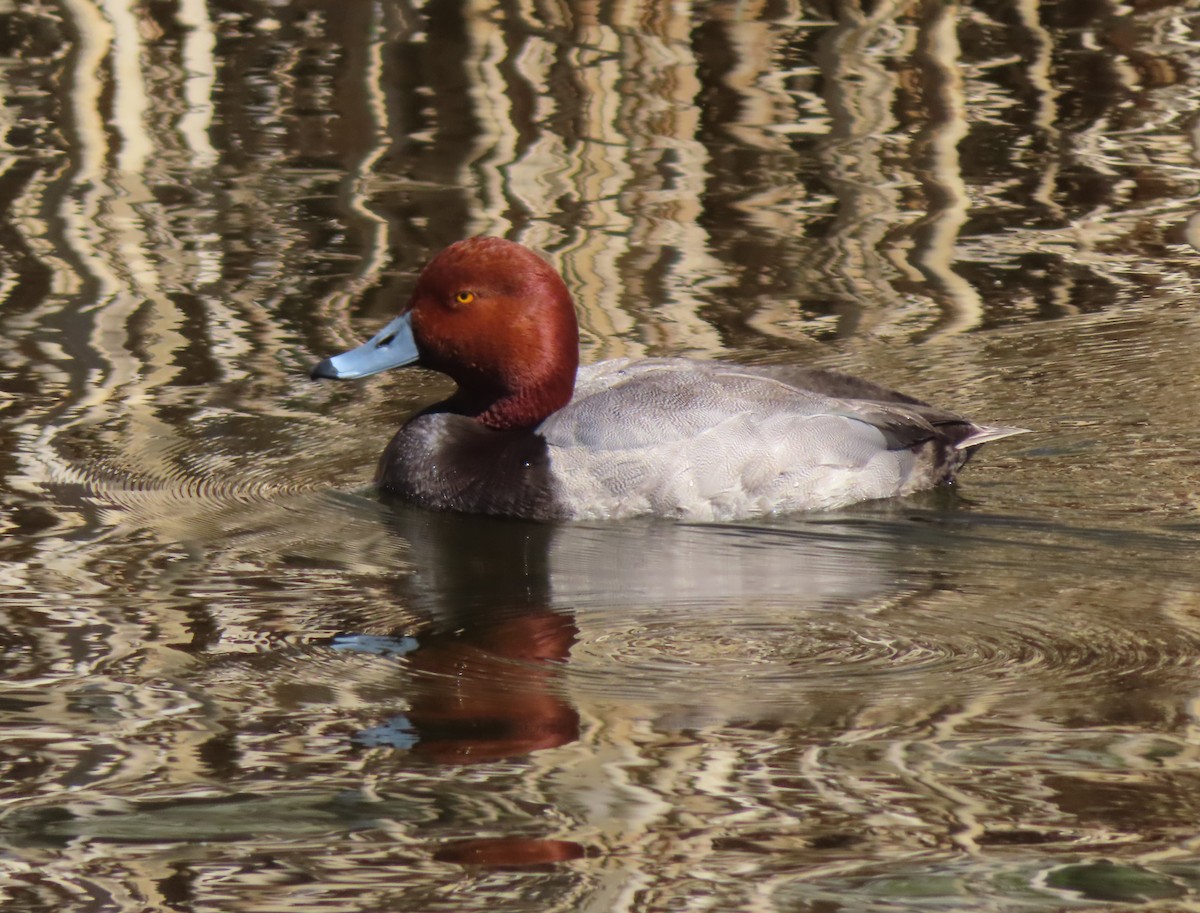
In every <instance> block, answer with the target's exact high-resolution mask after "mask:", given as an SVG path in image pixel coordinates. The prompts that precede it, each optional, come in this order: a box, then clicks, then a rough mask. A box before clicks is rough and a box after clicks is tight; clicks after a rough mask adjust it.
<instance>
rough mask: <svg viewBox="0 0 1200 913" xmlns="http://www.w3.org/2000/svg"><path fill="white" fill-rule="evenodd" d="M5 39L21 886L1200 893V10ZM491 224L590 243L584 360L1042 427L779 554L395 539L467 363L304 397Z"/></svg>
mask: <svg viewBox="0 0 1200 913" xmlns="http://www.w3.org/2000/svg"><path fill="white" fill-rule="evenodd" d="M0 19H2V20H3V23H2V24H3V26H4V29H3V30H0V36H2V37H3V40H4V41H6V42H8V43H7V44H6V45H5V52H6V64H5V66H4V67H3V68H0V88H2V89H3V92H2V93H0V94H2V95H3V98H4V107H3V110H0V137H2V141H0V209H2V211H3V214H4V218H3V219H2V220H0V242H2V243H0V298H2V299H3V303H4V308H3V310H2V318H0V319H3V321H4V332H3V333H0V351H2V352H3V359H4V364H5V369H6V370H5V372H3V379H2V380H0V428H2V430H3V433H2V434H0V442H2V443H0V499H2V503H0V507H2V508H3V510H2V511H0V531H2V532H3V538H2V540H0V606H2V607H3V609H4V612H3V616H4V624H3V625H2V626H0V647H2V649H0V666H3V670H4V672H5V675H4V678H3V682H4V684H3V687H2V688H0V716H2V719H3V722H4V724H5V725H4V726H3V727H0V771H2V772H3V774H4V776H3V777H0V780H2V781H3V783H4V784H5V785H4V786H3V788H2V789H0V843H2V844H3V846H4V858H5V862H4V864H3V866H0V905H5V904H7V905H9V906H12V907H13V908H14V909H21V908H23V906H24V907H29V908H35V907H36V908H39V909H40V908H43V907H45V906H46V905H47V903H50V905H56V906H58V907H61V908H64V909H68V908H70V906H71V904H72V903H85V902H86V903H87V904H90V905H91V906H94V907H96V908H105V909H114V910H141V909H146V908H151V907H153V908H162V909H167V908H179V909H182V908H184V907H187V908H188V909H197V910H199V909H220V910H222V911H232V910H239V909H262V908H263V907H264V905H265V906H270V907H272V908H273V909H281V910H285V909H304V908H314V907H317V906H321V907H324V908H334V907H338V906H345V905H346V903H347V902H350V903H352V904H358V905H359V906H362V907H363V908H368V907H369V908H371V909H435V908H439V905H440V907H446V906H453V907H454V908H455V909H495V908H496V906H497V905H502V904H504V903H508V906H509V907H510V908H512V909H530V910H533V909H536V910H546V909H563V910H568V909H585V908H591V909H597V910H606V911H607V910H625V909H631V910H632V909H645V908H648V907H662V908H667V907H672V908H673V907H676V906H680V907H689V906H690V907H693V908H697V909H699V908H707V909H712V908H721V909H763V910H770V909H817V908H819V907H820V906H821V905H825V906H826V907H828V908H830V909H832V908H833V907H834V906H835V905H847V904H849V905H852V906H853V905H856V904H857V905H858V906H861V907H862V908H863V909H871V904H875V905H876V906H875V907H874V909H880V903H881V902H880V903H877V901H879V898H880V897H883V896H884V895H885V894H886V892H887V891H888V890H890V889H891V888H895V890H894V892H893V895H892V896H893V897H900V896H911V895H912V894H913V892H917V894H919V891H922V890H923V891H926V892H928V893H927V895H922V896H918V898H917V899H916V900H914V901H913V905H915V906H920V905H921V904H922V903H924V901H925V900H926V899H927V900H929V903H928V904H927V906H930V907H932V906H947V904H952V903H958V901H957V900H955V899H954V898H955V897H963V896H968V895H969V896H971V897H974V898H977V904H978V907H979V908H980V909H995V910H1001V909H1009V908H1011V907H1012V906H1013V904H1014V903H1017V904H1018V905H1019V904H1021V903H1024V904H1026V905H1029V906H1031V907H1033V906H1039V905H1040V906H1055V905H1059V904H1060V903H1061V902H1065V901H1064V900H1063V899H1064V897H1068V898H1072V899H1080V898H1081V897H1083V896H1084V894H1085V893H1086V892H1085V891H1084V890H1083V889H1080V890H1076V891H1075V893H1070V892H1069V891H1067V889H1066V888H1062V887H1061V884H1062V883H1064V882H1063V878H1064V877H1065V876H1063V874H1062V872H1063V871H1064V870H1071V871H1074V869H1072V868H1071V867H1074V868H1075V869H1078V868H1080V867H1083V868H1086V865H1087V864H1091V862H1092V861H1093V857H1096V858H1100V859H1101V860H1102V861H1103V862H1104V863H1105V864H1106V865H1108V866H1110V867H1120V866H1125V868H1123V869H1120V871H1121V872H1124V873H1125V874H1126V875H1127V876H1128V878H1129V879H1130V883H1134V882H1135V881H1136V884H1137V885H1140V886H1143V887H1144V886H1145V885H1147V884H1151V886H1152V887H1154V889H1155V890H1157V891H1158V892H1159V893H1158V894H1157V895H1156V896H1158V897H1160V899H1161V898H1175V897H1178V896H1179V895H1178V893H1173V892H1177V891H1178V890H1183V887H1186V889H1187V890H1190V891H1192V892H1193V893H1194V892H1195V891H1196V890H1200V872H1197V871H1195V869H1194V864H1193V863H1192V862H1191V861H1190V860H1191V858H1192V857H1193V856H1194V855H1195V853H1194V851H1195V848H1196V847H1195V839H1194V838H1193V837H1192V836H1190V835H1191V834H1192V832H1193V831H1194V821H1195V817H1196V813H1197V811H1198V810H1200V801H1198V799H1197V795H1196V792H1195V789H1194V783H1193V781H1194V779H1195V777H1194V774H1195V767H1196V762H1197V759H1198V757H1200V729H1198V727H1197V714H1198V713H1200V710H1198V704H1197V701H1198V698H1197V694H1198V693H1200V688H1198V687H1197V684H1198V683H1197V667H1196V659H1195V658H1196V656H1197V655H1200V611H1197V606H1196V599H1195V591H1196V589H1197V587H1196V580H1195V568H1194V560H1193V559H1194V554H1195V545H1196V543H1195V541H1194V540H1195V515H1196V511H1197V509H1198V508H1200V486H1198V483H1197V480H1196V473H1195V458H1194V453H1195V440H1196V437H1197V434H1198V433H1200V428H1198V427H1197V421H1196V419H1195V415H1194V414H1195V410H1194V408H1192V405H1191V404H1192V402H1193V401H1194V399H1195V390H1196V387H1197V384H1200V369H1198V368H1197V361H1196V358H1195V339H1196V336H1197V333H1198V332H1200V326H1198V321H1197V319H1196V318H1195V316H1194V310H1195V309H1194V302H1195V301H1196V299H1197V296H1198V293H1200V267H1198V265H1197V260H1196V256H1195V255H1196V251H1197V250H1198V249H1200V241H1198V240H1197V235H1198V232H1200V229H1198V228H1197V224H1198V219H1200V217H1198V216H1197V215H1196V213H1197V210H1198V202H1200V167H1198V163H1200V154H1198V151H1197V150H1198V149H1200V133H1198V132H1197V127H1196V118H1195V116H1194V115H1195V111H1196V109H1197V107H1198V106H1200V76H1198V75H1197V74H1196V73H1195V72H1194V70H1195V68H1194V66H1192V65H1191V63H1190V62H1191V61H1193V60H1194V59H1196V58H1197V55H1198V53H1200V47H1198V42H1197V39H1196V37H1195V34H1194V22H1193V19H1194V13H1193V10H1192V9H1191V6H1190V5H1188V4H1184V3H1176V2H1162V3H1154V4H1140V5H1134V6H1131V7H1124V6H1119V5H1113V4H1111V3H1107V2H1100V0H1080V2H1074V3H1070V4H1046V3H1042V2H1039V0H1011V2H1009V0H1006V2H994V3H988V4H982V5H980V4H974V5H972V4H942V3H935V2H919V3H915V4H914V3H899V2H888V0H882V2H872V3H867V2H846V3H826V2H817V0H814V2H811V3H800V2H790V0H789V2H784V3H772V4H766V3H759V2H714V3H708V4H696V3H676V4H661V3H652V2H646V0H630V2H617V3H613V4H599V3H591V2H574V0H552V2H545V3H532V2H515V3H514V2H507V0H479V2H473V3H470V4H465V5H463V4H454V3H400V2H393V0H364V2H352V3H346V2H334V0H307V2H304V3H294V4H286V3H285V4H278V3H270V4H266V3H232V2H226V0H209V2H200V0H179V2H178V3H176V4H161V3H158V4H144V3H133V2H130V0H63V2H62V3H61V4H59V5H52V4H0ZM473 232H489V233H498V234H505V235H508V236H510V237H514V238H518V239H520V240H522V241H524V242H526V243H529V244H532V245H535V246H537V247H540V248H541V249H543V250H544V251H545V252H546V253H547V255H548V256H549V257H550V258H551V259H552V260H554V262H555V264H556V265H557V266H559V267H560V269H561V271H562V272H563V274H564V276H565V277H566V279H567V281H568V284H569V285H570V287H571V288H572V290H573V291H574V292H575V294H576V296H577V299H578V304H579V307H580V311H581V319H582V324H583V327H584V333H585V348H586V352H585V355H586V357H587V358H588V359H591V360H595V359H599V358H602V357H607V356H610V355H617V354H640V353H671V354H687V353H695V354H704V355H713V356H735V355H736V356H739V357H747V358H751V359H757V360H760V361H766V360H777V361H780V360H796V359H797V358H798V356H799V354H801V353H802V354H804V355H807V356H810V357H812V358H814V359H817V360H819V361H821V362H822V363H824V364H830V365H836V366H840V367H845V368H848V369H852V370H854V371H856V372H858V373H869V374H870V375H871V376H876V377H879V378H880V379H882V380H885V381H887V382H889V383H894V384H895V385H896V386H898V387H901V388H905V389H912V390H914V391H917V392H922V393H925V394H927V395H929V396H931V397H932V396H934V395H935V394H937V395H938V401H943V400H944V401H947V402H952V403H954V404H955V405H957V406H960V407H961V408H962V409H963V411H965V412H969V413H970V412H978V413H980V414H1012V415H1020V416H1022V417H1023V420H1026V421H1027V423H1028V424H1029V425H1031V426H1033V427H1035V428H1037V429H1038V431H1039V434H1038V435H1037V436H1036V440H1034V439H1033V438H1031V441H1030V443H1029V445H1028V448H1027V450H1025V451H1022V452H1020V453H1015V454H1008V455H1005V454H996V455H995V456H994V457H993V458H990V459H989V460H988V461H987V463H986V465H981V466H979V467H977V469H976V471H975V472H974V473H973V474H972V477H971V480H970V481H969V482H968V483H967V484H966V486H965V487H964V489H963V491H962V496H961V498H958V499H956V498H954V497H952V496H949V495H946V493H944V492H943V493H940V495H938V496H936V497H935V496H931V498H930V500H928V501H919V500H918V501H909V502H903V503H899V504H895V505H875V506H872V505H868V506H865V507H863V508H862V510H861V511H860V512H852V513H849V514H846V515H839V516H838V517H836V518H829V517H817V518H789V519H786V520H780V521H778V523H777V524H776V525H775V526H772V527H769V528H758V529H753V530H744V529H722V528H715V527H704V528H689V527H679V526H666V527H656V526H653V525H650V526H644V527H638V526H633V525H629V526H624V525H622V526H619V527H612V528H607V527H606V528H583V527H570V528H564V529H557V528H549V527H539V528H535V529H530V528H527V527H523V526H517V525H513V526H498V527H488V528H487V529H484V528H482V527H480V526H479V525H478V524H477V523H475V522H473V521H470V520H467V521H463V520H462V519H461V518H445V517H429V516H426V515H421V514H420V513H419V512H417V513H405V512H404V511H403V510H400V512H399V513H393V512H392V511H391V510H390V509H389V508H386V507H385V506H383V505H380V504H379V503H378V502H377V501H375V500H374V499H373V498H372V497H369V496H368V495H367V493H366V492H365V490H364V486H365V484H366V480H367V479H369V477H370V472H371V463H372V461H373V459H374V452H375V449H376V446H377V442H378V440H380V439H381V438H382V437H383V436H385V435H386V433H387V432H389V431H390V430H391V429H392V428H393V427H394V426H395V425H396V424H397V423H398V422H399V421H401V420H402V419H403V418H404V417H405V416H406V415H407V414H409V412H411V411H412V410H414V409H416V408H419V407H420V406H422V405H424V404H426V403H428V402H430V401H432V400H434V399H436V398H437V393H438V392H439V391H440V386H439V385H440V384H442V383H443V381H441V380H439V379H436V378H432V377H428V376H421V375H419V374H418V375H415V376H414V377H410V378H409V379H408V380H396V381H393V380H380V381H378V382H372V383H370V384H368V385H365V386H363V387H361V388H357V389H353V390H350V389H338V390H333V389H330V388H328V387H316V386H313V385H311V384H310V383H309V382H308V381H307V379H306V378H305V376H304V374H303V369H304V367H305V365H306V364H308V363H309V362H310V360H311V353H312V352H313V351H318V350H328V349H330V348H332V347H333V346H334V345H335V344H336V343H338V342H339V341H340V342H342V343H347V342H350V341H352V340H355V339H357V338H361V337H362V336H363V335H365V333H366V332H367V330H368V329H369V328H371V327H372V326H374V325H377V324H378V322H379V318H381V317H383V316H385V315H388V314H390V313H392V312H394V311H395V310H396V308H397V307H398V305H399V302H400V301H402V300H403V296H404V295H405V294H406V293H407V291H408V290H409V289H410V288H411V284H412V279H413V275H414V273H415V271H416V270H417V269H419V268H420V266H421V264H422V263H423V262H424V261H425V260H426V258H427V256H428V254H429V253H430V251H432V250H434V249H437V248H440V247H441V246H442V245H444V244H445V243H447V242H449V241H452V240H455V239H457V238H459V237H462V236H464V235H467V234H470V233H473ZM934 339H936V340H937V345H930V344H928V343H929V342H930V341H932V340H934ZM939 391H942V393H940V394H939ZM941 495H946V496H945V498H943V499H941V500H938V499H937V498H940V497H941ZM348 644H353V645H356V648H355V649H351V648H350V647H348V646H347V645H348ZM381 645H382V646H381ZM371 734H373V735H371ZM414 739H415V740H414ZM1081 848H1082V849H1081ZM1085 857H1086V858H1085ZM1097 864H1098V863H1097ZM1130 873H1133V874H1130ZM1110 874H1111V873H1110ZM1133 875H1137V878H1140V879H1141V880H1135V879H1134V877H1133ZM1076 876H1078V872H1076V873H1075V875H1073V876H1072V877H1076ZM1080 877H1081V876H1080ZM1156 879H1157V880H1156ZM1085 881H1086V879H1085ZM1119 881H1120V879H1119V878H1118V879H1109V880H1108V881H1107V882H1103V878H1099V879H1097V883H1099V882H1103V884H1104V885H1107V886H1108V888H1109V889H1110V890H1114V888H1113V884H1114V883H1115V882H1119ZM1072 883H1076V882H1072ZM1055 885H1060V887H1054V886H1055ZM1181 886H1183V887H1181ZM1084 887H1085V888H1087V889H1088V890H1092V891H1093V892H1096V891H1098V890H1099V888H1098V887H1097V884H1094V883H1087V884H1084ZM1118 887H1119V885H1118ZM939 890H940V891H942V892H943V893H941V894H938V893H937V891H939ZM905 891H908V892H910V894H909V895H904V892H905ZM47 898H51V900H50V901H48V900H47ZM63 898H65V899H63ZM80 898H83V899H84V900H82V901H81V900H80ZM347 898H350V900H349V901H347ZM1084 899H1086V900H1088V901H1092V900H1109V901H1111V900H1113V899H1114V898H1112V897H1100V898H1097V897H1093V896H1091V895H1088V896H1087V897H1086V898H1084ZM1122 899H1124V900H1128V898H1119V897H1118V898H1116V900H1122Z"/></svg>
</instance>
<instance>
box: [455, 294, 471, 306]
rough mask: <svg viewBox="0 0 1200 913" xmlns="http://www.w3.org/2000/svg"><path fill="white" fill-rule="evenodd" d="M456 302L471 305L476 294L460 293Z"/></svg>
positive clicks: (456, 297)
mask: <svg viewBox="0 0 1200 913" xmlns="http://www.w3.org/2000/svg"><path fill="white" fill-rule="evenodd" d="M454 300H455V301H457V302H458V303H459V304H470V303H471V302H472V301H474V300H475V293H474V292H459V293H458V294H457V295H455V296H454Z"/></svg>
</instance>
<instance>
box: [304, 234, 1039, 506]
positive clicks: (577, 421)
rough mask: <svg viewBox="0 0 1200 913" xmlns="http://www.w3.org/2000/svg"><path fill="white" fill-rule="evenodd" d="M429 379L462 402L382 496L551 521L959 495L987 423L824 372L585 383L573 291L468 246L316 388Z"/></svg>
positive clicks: (497, 250)
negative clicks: (961, 475) (388, 377)
mask: <svg viewBox="0 0 1200 913" xmlns="http://www.w3.org/2000/svg"><path fill="white" fill-rule="evenodd" d="M408 364H417V365H420V366H422V367H425V368H431V369H433V370H435V371H440V372H442V373H443V374H447V375H449V376H450V377H451V378H452V379H453V380H454V381H455V382H456V383H457V384H458V390H457V391H456V392H455V393H454V394H453V395H452V396H451V397H450V398H449V399H446V400H444V401H443V402H440V403H436V404H434V405H432V406H429V407H428V408H426V409H424V410H423V411H421V412H419V413H417V414H416V415H415V416H413V417H412V418H410V419H409V420H408V421H407V422H405V423H404V425H403V426H402V427H401V428H400V430H399V431H398V432H397V433H396V436H395V437H393V438H392V441H391V443H390V444H388V446H387V449H386V450H384V452H383V457H382V459H381V460H380V463H379V471H378V475H377V478H376V481H377V483H378V485H379V487H380V488H381V489H382V490H384V491H386V492H390V493H393V494H397V495H399V496H401V497H403V498H405V499H407V500H410V501H413V502H415V503H417V504H420V505H423V506H426V507H430V508H434V509H439V510H455V511H461V512H465V513H481V514H498V515H506V516H514V517H526V518H531V519H542V520H568V519H572V520H573V519H612V518H619V517H631V516H635V515H638V514H650V515H654V516H661V517H676V518H682V519H691V520H733V519H740V518H746V517H752V516H758V515H763V514H770V513H783V512H788V511H800V510H818V509H820V510H826V509H832V508H837V507H843V506H845V505H848V504H853V503H855V502H857V501H865V500H869V499H872V498H890V497H894V496H897V495H905V494H908V493H910V492H914V491H919V490H921V489H925V488H931V487H933V486H935V485H938V484H940V483H943V482H951V481H953V480H954V477H955V474H956V473H957V471H958V470H959V468H960V467H962V465H963V464H964V463H965V462H966V461H967V460H968V459H969V458H970V456H971V454H972V453H973V452H974V451H975V450H976V449H978V448H979V446H980V445H981V444H984V443H986V442H988V441H995V440H999V439H1000V438H1005V437H1009V436H1010V435H1014V434H1021V433H1023V432H1024V431H1025V430H1026V429H1022V428H1006V427H1001V426H996V425H977V424H975V423H974V422H971V421H969V420H967V419H965V418H963V417H962V416H959V415H955V414H954V413H952V412H946V411H944V410H942V409H938V408H936V407H933V406H930V405H928V404H927V403H924V402H921V401H920V400H918V399H914V398H912V397H910V396H906V395H904V394H902V393H897V392H895V391H893V390H888V389H886V388H884V387H881V386H878V385H876V384H874V383H871V382H870V381H866V380H861V379H859V378H857V377H851V376H850V375H846V374H840V373H837V372H835V371H826V370H822V369H819V368H800V367H786V366H778V367H776V366H761V367H749V366H744V365H735V364H729V363H722V362H709V361H696V360H692V359H686V358H646V359H629V358H619V359H615V360H612V361H605V362H601V363H600V364H596V365H590V366H587V367H583V368H580V367H579V329H578V325H577V323H576V319H575V307H574V303H573V302H572V300H571V295H570V292H568V291H567V287H566V284H565V283H564V282H563V280H562V277H561V276H559V274H558V273H557V272H556V271H555V269H554V268H553V267H552V266H550V265H549V264H548V263H546V262H545V261H544V260H542V259H541V258H540V257H538V256H537V255H536V254H534V253H533V252H532V251H530V250H529V249H527V248H525V247H522V246H521V245H520V244H516V243H514V242H512V241H505V240H502V239H499V238H484V237H479V238H469V239H467V240H465V241H459V242H458V243H456V244H452V245H451V246H450V247H448V248H446V249H445V250H443V251H442V252H441V253H439V254H438V255H437V256H435V257H434V258H433V259H432V260H430V261H429V263H428V264H427V265H426V267H425V268H424V270H422V271H421V275H420V277H419V278H418V279H417V284H416V287H415V288H414V289H413V292H412V298H411V299H410V301H409V303H408V307H407V308H406V309H405V310H404V313H403V314H401V315H400V316H399V317H397V318H396V319H395V320H393V321H392V322H391V323H389V324H388V325H387V326H385V327H384V328H383V329H382V330H381V331H380V332H379V333H378V334H377V335H376V336H375V337H374V338H373V339H371V340H370V341H369V342H366V343H364V344H363V345H361V346H359V347H358V348H356V349H353V350H351V351H349V352H346V353H344V354H342V355H337V356H334V357H332V358H327V359H325V360H324V361H322V362H321V363H320V364H318V365H316V366H315V367H314V368H313V369H312V377H313V378H314V379H315V378H336V379H346V378H358V377H367V376H368V375H371V374H375V373H377V372H379V371H383V370H385V369H387V368H392V367H398V366H400V365H408Z"/></svg>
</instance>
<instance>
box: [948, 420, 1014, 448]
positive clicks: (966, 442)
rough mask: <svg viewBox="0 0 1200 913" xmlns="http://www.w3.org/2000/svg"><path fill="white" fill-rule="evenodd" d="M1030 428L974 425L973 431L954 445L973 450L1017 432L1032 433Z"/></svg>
mask: <svg viewBox="0 0 1200 913" xmlns="http://www.w3.org/2000/svg"><path fill="white" fill-rule="evenodd" d="M1032 433H1033V431H1032V429H1030V428H1013V427H1010V426H1008V425H973V426H972V430H971V433H970V434H968V435H967V436H966V437H965V438H963V439H962V440H961V441H958V442H956V443H955V445H954V449H955V450H972V449H974V448H975V447H978V446H979V445H980V444H986V443H988V442H989V441H999V440H1001V439H1002V438H1006V437H1013V436H1014V435H1017V434H1032Z"/></svg>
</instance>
